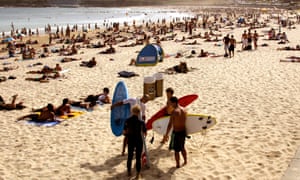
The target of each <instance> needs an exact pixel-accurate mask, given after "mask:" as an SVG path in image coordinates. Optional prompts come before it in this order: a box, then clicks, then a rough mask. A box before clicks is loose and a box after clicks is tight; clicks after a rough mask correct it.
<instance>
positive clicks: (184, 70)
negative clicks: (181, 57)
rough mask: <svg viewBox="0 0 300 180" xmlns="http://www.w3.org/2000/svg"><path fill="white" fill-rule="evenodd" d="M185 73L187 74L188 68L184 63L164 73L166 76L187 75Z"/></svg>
mask: <svg viewBox="0 0 300 180" xmlns="http://www.w3.org/2000/svg"><path fill="white" fill-rule="evenodd" d="M187 72H188V67H187V63H186V62H180V64H179V65H176V66H173V67H171V68H168V69H166V73H168V74H174V73H187Z"/></svg>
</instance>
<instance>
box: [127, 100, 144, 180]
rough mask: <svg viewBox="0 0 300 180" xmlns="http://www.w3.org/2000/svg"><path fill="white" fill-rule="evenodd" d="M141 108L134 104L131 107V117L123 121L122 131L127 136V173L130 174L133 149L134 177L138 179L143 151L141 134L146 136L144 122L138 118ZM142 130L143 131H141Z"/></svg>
mask: <svg viewBox="0 0 300 180" xmlns="http://www.w3.org/2000/svg"><path fill="white" fill-rule="evenodd" d="M140 113H141V108H140V106H139V105H135V106H133V107H132V108H131V114H132V115H131V117H130V118H128V119H127V120H126V122H125V126H124V130H123V133H124V134H126V135H127V138H128V158H127V175H128V176H131V165H132V159H133V152H134V151H135V159H136V165H135V167H136V178H137V179H138V178H139V176H140V172H141V156H142V151H143V136H146V132H147V130H146V125H145V122H144V121H142V120H140V119H139V115H140ZM141 132H143V133H141Z"/></svg>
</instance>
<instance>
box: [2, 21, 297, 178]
mask: <svg viewBox="0 0 300 180" xmlns="http://www.w3.org/2000/svg"><path fill="white" fill-rule="evenodd" d="M265 16H267V15H265ZM274 22H275V20H274V19H273V20H272V21H271V22H269V23H268V25H269V26H268V27H265V28H260V29H256V30H257V32H258V33H259V34H260V35H264V37H259V40H258V45H259V46H258V48H257V50H251V51H240V50H241V46H242V45H241V44H240V43H238V44H237V47H236V52H235V55H234V57H232V58H225V57H216V58H212V57H205V58H198V57H192V58H185V56H187V55H190V52H191V50H195V51H196V53H197V54H199V53H200V50H201V49H204V50H205V51H208V52H214V53H215V54H216V55H223V54H224V46H223V45H222V46H215V45H214V44H215V43H214V42H204V40H203V39H197V42H199V43H200V44H198V45H183V44H182V43H181V42H179V43H176V42H174V40H170V41H161V47H162V48H163V50H164V52H165V55H172V54H176V53H177V52H186V53H185V54H184V57H181V58H175V56H170V57H167V58H164V60H163V62H161V63H158V64H157V65H156V66H149V67H137V66H129V65H128V64H129V62H130V60H131V59H132V58H134V59H135V58H136V57H137V55H138V53H137V52H138V51H140V50H141V49H142V48H143V45H138V46H134V47H119V44H118V45H114V47H115V49H116V53H115V54H99V52H100V51H102V50H105V49H106V48H107V47H108V46H107V47H104V48H95V49H94V48H80V49H79V50H78V54H76V55H73V56H72V57H75V58H81V60H85V61H86V60H90V59H91V58H92V57H95V58H96V60H97V65H96V66H95V67H94V68H86V67H80V66H79V64H80V61H73V62H68V63H60V62H59V60H61V59H62V58H63V57H64V56H59V55H57V54H55V53H52V54H51V55H50V57H47V58H35V59H34V60H22V58H21V55H20V54H17V56H18V57H14V58H9V59H5V60H0V63H1V64H2V63H3V62H8V63H11V64H9V65H7V66H18V69H16V70H13V71H8V72H0V75H1V76H6V77H8V76H11V75H13V76H15V77H17V78H16V79H14V80H6V81H5V82H1V83H0V87H1V88H0V95H1V96H2V97H3V98H4V99H5V101H6V102H9V101H10V100H11V96H13V95H14V94H18V99H17V101H19V100H22V101H23V102H24V105H26V106H27V108H25V109H23V110H13V111H4V110H1V111H0V117H1V121H0V126H1V130H0V137H1V138H0V157H1V158H0V179H4V180H13V179H14V180H15V179H31V180H32V179H55V180H56V179H57V180H62V179H95V180H96V179H111V180H113V179H127V176H126V175H127V174H126V160H127V156H126V155H125V156H121V149H122V140H123V138H122V136H121V137H115V136H114V135H113V134H112V132H111V129H110V104H105V105H102V106H97V107H96V108H95V109H94V110H93V111H92V112H85V113H84V114H82V115H81V116H78V117H75V118H71V119H68V120H65V121H63V122H61V123H60V124H58V125H56V126H54V127H37V126H32V125H28V124H26V123H25V122H24V121H20V122H16V119H17V118H18V117H20V116H23V115H26V114H28V113H30V112H31V109H32V108H39V107H43V106H45V105H47V103H53V104H54V105H59V104H61V101H62V99H63V98H65V97H67V98H70V99H75V100H78V99H79V98H81V97H86V96H87V95H89V94H97V93H101V92H102V89H103V88H104V87H108V88H109V89H110V96H111V97H112V94H113V92H114V88H115V85H116V84H117V82H118V81H120V80H122V81H124V82H125V83H126V85H127V87H128V91H129V95H130V96H131V97H138V96H142V94H143V80H144V77H146V76H151V75H153V74H154V73H157V72H163V71H165V69H167V68H169V67H173V66H174V65H177V64H179V62H181V61H184V62H187V65H188V67H189V68H194V70H193V71H191V72H188V73H186V74H181V73H177V74H164V80H163V81H164V89H165V88H167V87H173V88H174V89H175V95H176V96H177V97H181V96H184V95H187V94H198V95H199V98H198V100H196V101H195V102H193V103H192V104H191V105H190V106H188V107H187V111H188V113H196V114H199V113H200V114H209V115H213V116H215V117H216V118H217V122H218V123H217V124H216V125H215V126H214V127H213V128H212V129H209V130H207V131H206V132H205V133H198V134H193V135H192V137H191V139H187V140H186V148H187V151H188V164H187V165H186V166H184V167H182V168H179V169H177V168H175V160H174V155H173V152H172V151H169V150H168V145H167V144H164V145H162V144H160V140H161V139H162V136H160V135H158V134H156V133H155V132H154V133H152V131H149V132H148V135H147V145H148V151H149V157H150V163H151V165H150V168H149V169H143V170H142V179H147V180H150V179H151V180H152V179H164V180H169V179H186V180H190V179H203V180H204V179H206V180H210V179H214V180H217V179H220V180H223V179H228V180H229V179H236V180H280V179H281V177H282V176H283V174H284V172H285V170H286V169H287V167H288V165H289V163H290V161H291V158H292V157H293V156H294V155H295V152H296V150H297V148H298V147H299V145H300V122H299V119H300V78H299V74H300V63H289V62H286V63H283V62H280V59H285V58H286V57H287V56H298V57H299V56H300V51H278V50H277V48H282V47H285V46H291V47H295V46H296V45H297V44H299V38H298V37H299V29H300V25H299V24H295V25H294V26H295V29H287V28H282V29H281V30H282V31H283V32H286V33H287V36H288V39H289V42H288V44H283V45H282V44H278V41H270V40H264V39H266V38H267V34H266V33H265V32H266V31H268V30H270V28H271V27H274V28H278V25H277V24H274ZM247 29H248V27H244V28H237V27H235V28H234V29H232V30H228V29H225V28H223V29H220V33H221V34H222V36H220V37H219V38H220V39H221V40H222V38H223V37H224V36H225V35H226V34H227V33H229V34H232V35H234V37H235V38H236V40H237V42H239V41H240V40H241V36H242V33H243V31H244V30H247ZM205 31H208V29H203V28H196V30H195V31H193V34H196V33H198V32H202V35H203V34H204V32H205ZM252 31H253V30H252ZM95 33H96V32H89V34H88V36H90V37H94V36H95ZM175 33H177V36H176V37H175V39H181V38H182V36H185V37H187V36H188V33H187V32H182V31H180V30H176V31H175ZM41 38H44V40H42V39H41ZM34 39H39V40H40V44H42V42H45V43H47V41H48V36H46V37H36V36H32V40H34ZM192 41H193V40H186V41H185V42H192ZM93 42H96V41H93ZM150 42H155V40H154V39H150ZM220 43H222V41H221V42H220ZM264 43H267V44H268V46H267V47H262V46H261V45H262V44H264ZM40 44H39V45H37V46H35V47H36V48H37V50H39V49H41V47H40ZM123 44H124V43H123ZM125 44H126V43H125ZM61 45H62V44H53V45H52V46H51V47H60V46H61ZM4 55H7V52H5V53H1V56H4ZM16 59H18V60H17V61H16ZM37 62H41V63H42V64H43V65H48V66H50V67H54V66H55V64H57V63H60V65H61V67H62V68H63V69H68V70H69V71H68V72H67V73H65V78H59V79H54V80H50V82H49V83H39V82H31V81H25V78H28V77H40V75H37V74H26V72H27V71H30V70H40V69H41V68H42V67H43V66H34V67H29V66H28V65H30V64H34V63H37ZM2 67H4V65H1V68H2ZM123 70H125V71H133V72H135V73H137V74H139V76H135V77H132V78H121V77H118V74H117V73H118V72H119V71H123ZM165 103H166V96H165V94H164V96H163V97H158V98H156V99H155V100H152V101H149V102H148V103H147V110H146V116H147V117H148V118H149V117H151V116H152V115H153V114H154V113H156V112H157V111H158V110H159V109H160V108H162V107H163V106H164V105H165ZM153 134H154V137H155V139H154V143H153V144H151V143H149V141H150V139H151V137H152V136H153ZM133 170H134V169H133ZM133 172H135V171H133Z"/></svg>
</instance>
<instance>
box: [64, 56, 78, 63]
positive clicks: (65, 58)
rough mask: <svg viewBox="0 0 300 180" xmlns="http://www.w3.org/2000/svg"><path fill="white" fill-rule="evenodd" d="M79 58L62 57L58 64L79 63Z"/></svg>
mask: <svg viewBox="0 0 300 180" xmlns="http://www.w3.org/2000/svg"><path fill="white" fill-rule="evenodd" d="M79 60H81V58H79V59H77V58H71V57H64V58H63V59H62V60H61V61H60V62H62V63H65V62H72V61H79Z"/></svg>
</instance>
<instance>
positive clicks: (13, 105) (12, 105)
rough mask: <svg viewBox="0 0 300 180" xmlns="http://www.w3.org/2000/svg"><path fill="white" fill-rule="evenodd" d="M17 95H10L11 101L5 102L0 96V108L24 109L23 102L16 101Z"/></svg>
mask: <svg viewBox="0 0 300 180" xmlns="http://www.w3.org/2000/svg"><path fill="white" fill-rule="evenodd" d="M17 97H18V95H17V94H16V95H13V96H12V101H11V103H5V101H4V99H3V98H2V97H1V96H0V110H2V109H4V110H13V109H24V108H25V107H26V106H24V105H23V102H22V101H21V102H18V103H16V99H17Z"/></svg>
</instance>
